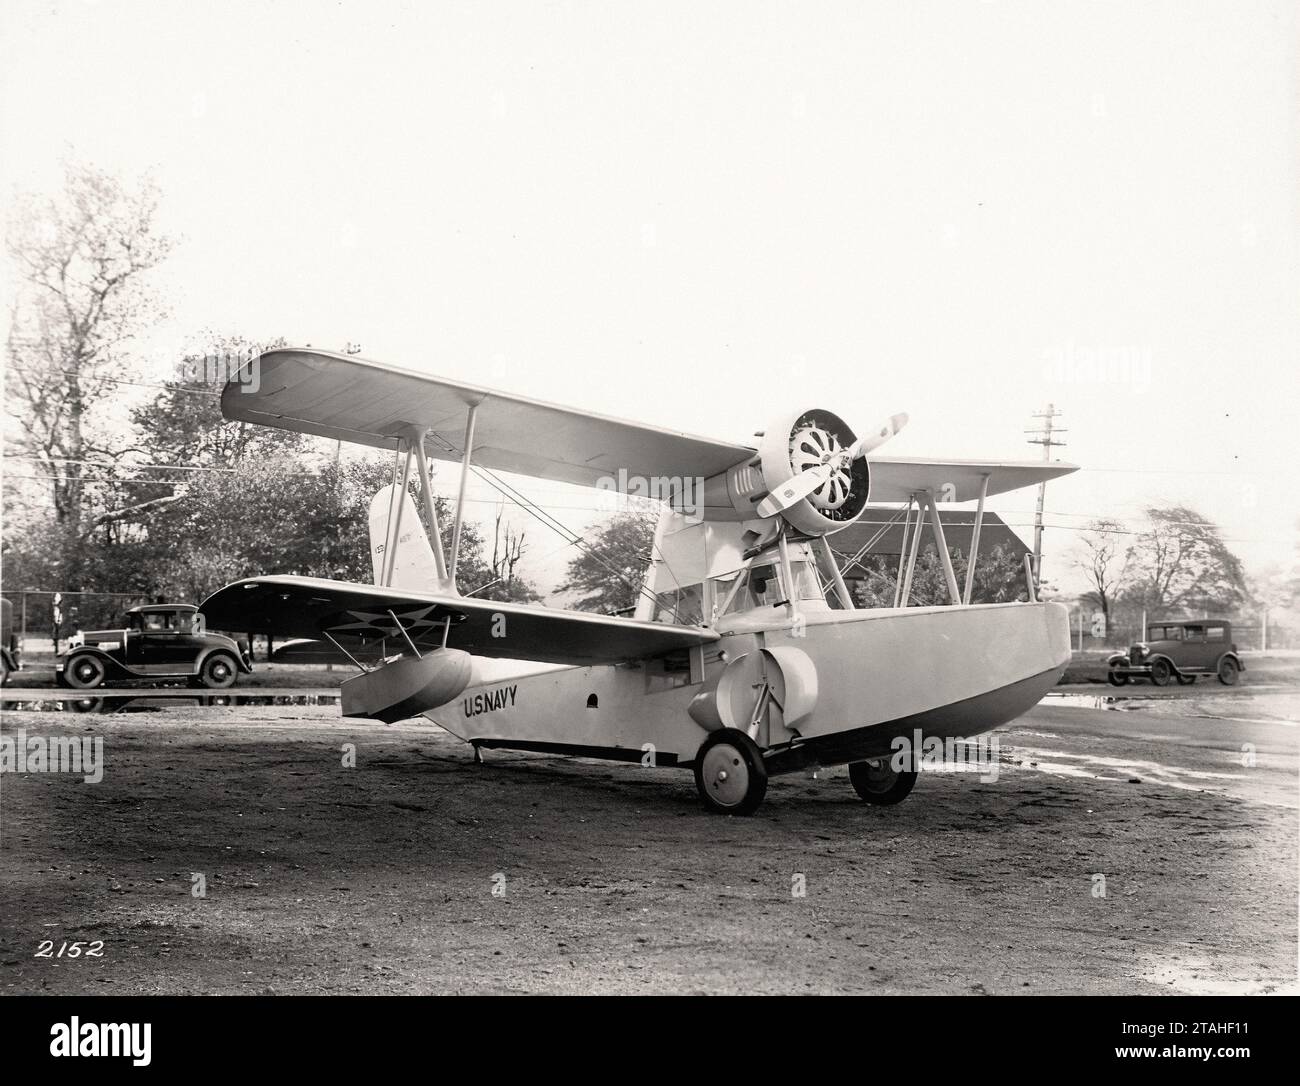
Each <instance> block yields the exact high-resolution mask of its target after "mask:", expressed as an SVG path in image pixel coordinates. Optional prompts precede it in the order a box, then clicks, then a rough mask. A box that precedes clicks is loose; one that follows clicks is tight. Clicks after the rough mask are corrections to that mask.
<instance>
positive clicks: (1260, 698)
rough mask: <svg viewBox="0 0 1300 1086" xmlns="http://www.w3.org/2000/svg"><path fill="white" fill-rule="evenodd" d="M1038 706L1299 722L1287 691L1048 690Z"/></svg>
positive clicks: (1298, 709)
mask: <svg viewBox="0 0 1300 1086" xmlns="http://www.w3.org/2000/svg"><path fill="white" fill-rule="evenodd" d="M1039 705H1042V706H1045V707H1046V706H1050V707H1052V708H1056V707H1058V706H1059V707H1065V708H1070V709H1103V710H1111V711H1114V712H1121V713H1123V712H1128V713H1134V712H1146V713H1157V714H1162V715H1166V716H1185V717H1195V718H1198V719H1205V720H1227V721H1233V722H1235V723H1238V724H1283V725H1287V726H1290V727H1295V726H1296V723H1297V721H1298V720H1300V697H1298V696H1297V695H1296V694H1295V693H1294V692H1292V691H1290V690H1285V691H1282V692H1276V693H1275V692H1273V691H1272V690H1268V691H1264V690H1262V689H1259V690H1247V691H1238V692H1234V693H1230V694H1229V693H1224V692H1221V691H1217V690H1206V691H1199V692H1197V693H1191V692H1190V691H1184V692H1182V693H1179V692H1175V691H1166V692H1161V693H1157V694H1078V693H1066V692H1056V691H1052V692H1050V693H1048V694H1045V695H1044V696H1043V700H1042V701H1040V702H1039Z"/></svg>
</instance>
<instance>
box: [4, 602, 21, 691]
mask: <svg viewBox="0 0 1300 1086" xmlns="http://www.w3.org/2000/svg"><path fill="white" fill-rule="evenodd" d="M20 667H22V653H21V651H20V648H19V644H18V635H17V634H16V633H15V632H14V605H13V604H12V603H10V602H9V601H8V600H4V599H0V686H4V684H5V683H7V682H8V681H9V676H10V675H12V674H13V673H14V672H15V671H17V670H18V669H19V668H20Z"/></svg>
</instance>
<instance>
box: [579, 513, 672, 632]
mask: <svg viewBox="0 0 1300 1086" xmlns="http://www.w3.org/2000/svg"><path fill="white" fill-rule="evenodd" d="M657 520H658V513H657V512H656V511H644V512H643V511H639V510H638V511H632V512H627V513H620V514H618V515H617V516H615V517H614V518H612V519H611V520H610V521H608V522H607V523H606V524H605V525H604V526H603V527H602V528H601V529H600V530H599V532H598V533H597V534H596V536H595V538H594V539H592V540H591V541H590V542H589V543H587V544H586V546H585V547H584V548H582V549H581V550H580V551H579V553H578V554H576V555H574V556H573V557H572V558H571V559H569V568H568V577H567V579H566V580H565V582H564V583H563V584H562V585H560V587H559V588H558V589H557V591H559V592H581V593H585V594H584V595H583V596H582V597H581V598H580V599H579V600H578V601H577V602H576V603H574V605H573V606H574V608H575V609H576V610H579V611H595V612H598V613H600V614H605V615H609V614H614V613H616V612H618V611H625V610H627V609H628V608H630V607H633V606H635V604H636V601H637V597H638V596H639V595H640V594H641V585H642V582H643V580H644V579H645V571H646V566H647V565H648V564H649V562H650V557H651V547H652V546H653V544H654V534H655V524H656V522H657ZM589 533H590V529H589Z"/></svg>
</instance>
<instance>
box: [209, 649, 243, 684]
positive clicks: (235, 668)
mask: <svg viewBox="0 0 1300 1086" xmlns="http://www.w3.org/2000/svg"><path fill="white" fill-rule="evenodd" d="M238 674H239V665H238V664H236V663H235V661H234V658H233V657H231V656H229V655H227V654H226V653H224V652H214V653H213V654H212V655H211V656H209V657H208V658H207V659H206V660H204V661H203V667H201V668H200V669H199V682H200V683H202V684H203V685H204V686H206V687H207V688H208V689H209V690H226V689H228V688H230V687H232V686H234V685H235V678H236V677H237V676H238Z"/></svg>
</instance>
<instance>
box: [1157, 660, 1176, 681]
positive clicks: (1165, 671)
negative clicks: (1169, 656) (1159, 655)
mask: <svg viewBox="0 0 1300 1086" xmlns="http://www.w3.org/2000/svg"><path fill="white" fill-rule="evenodd" d="M1173 677H1174V669H1173V666H1172V665H1171V664H1170V663H1169V661H1168V660H1153V661H1152V662H1151V682H1152V684H1153V685H1154V686H1168V685H1169V680H1170V679H1172V678H1173Z"/></svg>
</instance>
